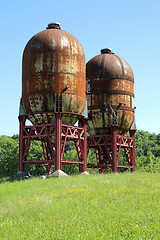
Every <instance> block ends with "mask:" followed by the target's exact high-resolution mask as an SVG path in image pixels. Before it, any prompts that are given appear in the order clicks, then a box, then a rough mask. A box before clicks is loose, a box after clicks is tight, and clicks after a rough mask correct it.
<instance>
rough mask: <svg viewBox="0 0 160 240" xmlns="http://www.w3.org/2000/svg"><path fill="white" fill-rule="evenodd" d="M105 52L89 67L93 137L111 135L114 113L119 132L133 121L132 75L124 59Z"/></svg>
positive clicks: (89, 99) (91, 132)
mask: <svg viewBox="0 0 160 240" xmlns="http://www.w3.org/2000/svg"><path fill="white" fill-rule="evenodd" d="M102 52H103V54H100V55H98V56H95V57H94V58H92V59H91V60H90V61H88V63H87V65H86V76H87V84H86V88H87V107H88V117H89V121H88V132H89V133H90V134H91V135H95V134H107V133H110V126H111V124H112V123H113V120H114V119H113V118H114V114H113V113H114V112H115V113H116V114H117V118H118V133H119V134H124V133H126V132H127V131H128V130H129V128H130V127H131V126H132V124H133V121H134V76H133V72H132V69H131V67H130V66H129V65H128V63H127V62H126V61H124V60H123V59H122V58H120V57H118V56H116V55H114V54H112V53H111V52H108V53H106V52H105V51H102ZM122 103H123V104H122ZM119 104H120V105H121V106H120V107H119V108H118V109H117V110H116V111H115V109H116V108H117V106H118V105H119Z"/></svg>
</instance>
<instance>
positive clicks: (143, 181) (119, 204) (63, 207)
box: [0, 173, 160, 240]
mask: <svg viewBox="0 0 160 240" xmlns="http://www.w3.org/2000/svg"><path fill="white" fill-rule="evenodd" d="M0 239H2V240H4V239H10V240H12V239H15V240H17V239H23V240H30V239H34V240H36V239H37V240H39V239H46V240H50V239H63V240H65V239H76V240H78V239H81V240H83V239H87V240H88V239H107V240H108V239H116V240H119V239H145V240H146V239H147V240H148V239H158V240H159V239H160V174H158V173H157V174H150V173H135V174H131V173H125V174H117V175H115V174H108V175H105V174H104V175H90V176H70V177H68V178H60V179H57V178H48V179H45V180H42V179H39V178H33V179H31V180H27V181H20V182H13V183H7V182H6V183H2V184H0Z"/></svg>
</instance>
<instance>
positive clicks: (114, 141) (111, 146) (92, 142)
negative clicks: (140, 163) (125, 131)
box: [87, 125, 136, 173]
mask: <svg viewBox="0 0 160 240" xmlns="http://www.w3.org/2000/svg"><path fill="white" fill-rule="evenodd" d="M117 130H118V126H117V125H112V126H111V134H108V135H95V136H88V150H89V149H90V148H94V149H95V152H97V155H96V158H97V164H89V163H88V164H87V167H89V168H97V169H99V172H100V173H103V170H104V169H112V172H114V173H116V172H117V169H118V168H129V169H130V170H131V172H135V132H136V129H130V130H129V133H130V137H127V136H124V135H118V134H117ZM122 148H123V149H124V152H125V156H126V159H127V161H128V165H127V166H124V165H118V161H119V155H120V149H122ZM104 154H105V155H106V156H107V159H108V163H106V162H105V161H104V159H103V156H104Z"/></svg>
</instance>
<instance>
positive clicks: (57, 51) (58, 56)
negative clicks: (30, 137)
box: [21, 23, 86, 124]
mask: <svg viewBox="0 0 160 240" xmlns="http://www.w3.org/2000/svg"><path fill="white" fill-rule="evenodd" d="M85 82H86V81H85V55H84V51H83V48H82V46H81V44H80V43H79V41H78V40H77V39H76V38H75V37H74V36H72V35H71V34H70V33H68V32H66V31H63V30H61V27H60V24H58V23H55V24H49V25H48V27H47V29H46V30H44V31H42V32H39V33H37V34H36V35H35V36H33V37H32V38H31V39H30V40H29V42H28V43H27V45H26V47H25V49H24V53H23V63H22V99H21V108H23V113H25V114H29V113H37V115H35V117H34V118H33V119H32V118H31V117H30V120H31V122H32V123H33V124H35V123H47V122H52V117H51V115H52V114H51V112H71V113H78V114H82V113H83V111H84V108H85V102H86V99H85V89H86V83H85ZM44 112H48V114H47V116H46V115H45V114H43V115H42V114H38V113H44ZM49 113H50V114H49ZM76 120H77V119H76V116H74V117H72V119H71V118H68V117H67V118H62V121H63V122H64V123H67V124H68V123H72V124H74V123H75V122H76Z"/></svg>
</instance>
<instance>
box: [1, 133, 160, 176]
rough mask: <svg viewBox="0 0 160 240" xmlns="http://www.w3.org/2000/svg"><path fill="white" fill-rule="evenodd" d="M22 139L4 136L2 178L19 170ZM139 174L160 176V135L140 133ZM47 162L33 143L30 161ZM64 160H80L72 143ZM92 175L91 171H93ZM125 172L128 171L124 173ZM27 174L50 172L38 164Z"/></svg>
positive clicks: (65, 168) (73, 168)
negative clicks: (20, 140) (141, 172)
mask: <svg viewBox="0 0 160 240" xmlns="http://www.w3.org/2000/svg"><path fill="white" fill-rule="evenodd" d="M18 156H19V136H18V135H13V136H12V137H8V136H0V178H2V177H7V176H12V175H13V174H14V173H16V172H17V170H18ZM135 156H136V171H145V172H160V134H158V135H156V134H154V133H149V132H147V131H140V130H138V131H137V132H136V135H135ZM37 159H43V150H42V147H41V143H40V142H39V141H34V142H32V143H31V147H30V150H29V155H28V158H27V160H30V161H31V160H32V161H33V160H37ZM63 159H64V160H67V159H69V160H78V156H77V152H76V149H75V147H74V144H73V143H72V142H69V143H67V145H66V148H65V152H64V156H63ZM119 161H120V163H121V164H125V161H126V158H125V156H124V152H123V151H122V152H121V153H120V159H119ZM88 162H89V163H94V162H96V156H95V153H94V151H92V150H90V151H89V155H88ZM62 170H63V171H65V172H66V173H68V174H75V173H78V171H79V168H78V166H77V165H63V166H62ZM89 171H91V170H89ZM122 171H124V169H123V170H122ZM25 172H30V174H32V175H40V174H43V173H45V172H46V167H45V166H43V165H37V164H25Z"/></svg>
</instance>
